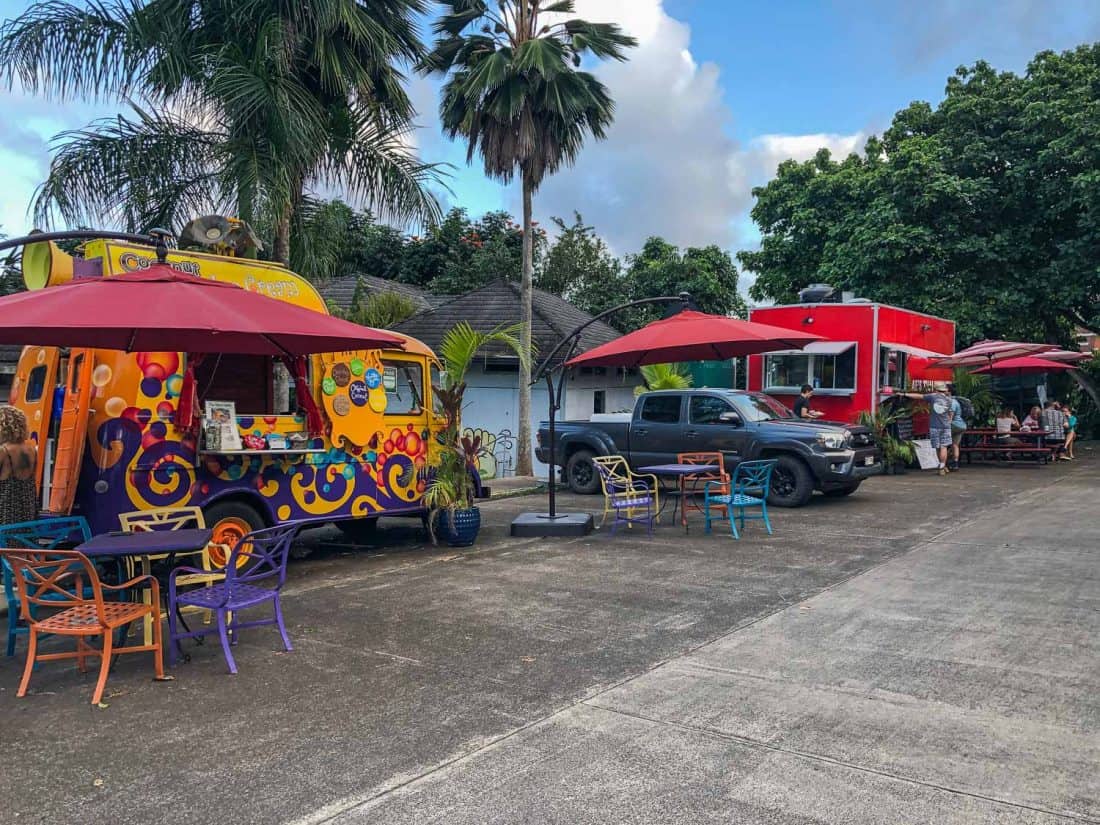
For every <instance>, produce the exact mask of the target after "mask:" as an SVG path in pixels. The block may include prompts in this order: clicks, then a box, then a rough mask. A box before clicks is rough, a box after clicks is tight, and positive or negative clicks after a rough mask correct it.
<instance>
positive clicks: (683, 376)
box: [634, 364, 692, 395]
mask: <svg viewBox="0 0 1100 825" xmlns="http://www.w3.org/2000/svg"><path fill="white" fill-rule="evenodd" d="M641 373H642V381H643V382H645V386H644V387H635V388H634V394H635V395H641V394H642V393H643V392H652V391H653V390H686V389H687V388H688V387H690V386H691V384H692V378H691V373H689V372H688V370H687V367H686V366H684V365H683V364H648V365H646V366H643V367H642V368H641Z"/></svg>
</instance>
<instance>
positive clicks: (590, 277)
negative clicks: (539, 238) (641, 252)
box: [535, 212, 622, 308]
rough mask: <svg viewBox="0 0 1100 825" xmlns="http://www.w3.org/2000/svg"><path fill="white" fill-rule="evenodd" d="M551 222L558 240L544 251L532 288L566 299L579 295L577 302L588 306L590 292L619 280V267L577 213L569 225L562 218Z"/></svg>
mask: <svg viewBox="0 0 1100 825" xmlns="http://www.w3.org/2000/svg"><path fill="white" fill-rule="evenodd" d="M551 221H553V223H554V225H555V226H556V227H557V238H556V239H555V240H554V242H553V243H552V244H551V245H550V246H549V248H548V249H547V252H546V258H545V261H544V263H543V266H542V267H541V269H540V270H539V271H538V273H537V274H536V277H535V286H537V287H538V288H539V289H543V290H546V291H547V292H552V293H554V294H555V295H561V296H562V297H563V298H566V299H568V300H575V299H577V298H578V296H581V297H580V302H581V303H588V302H589V301H590V300H591V297H590V295H589V293H591V292H595V291H598V290H599V289H601V288H603V285H604V284H606V282H608V281H611V280H613V279H616V278H619V277H621V275H622V265H621V264H620V263H619V261H618V259H617V258H615V257H614V256H613V255H612V254H611V252H610V250H609V249H608V248H607V244H606V243H604V241H603V239H602V238H601V237H599V235H597V234H596V230H595V229H594V228H593V227H591V226H588V225H587V224H585V222H584V218H583V217H582V216H581V214H580V213H579V212H574V213H573V223H572V224H566V223H565V221H564V220H562V219H561V218H551ZM578 305H580V304H578ZM582 308H583V307H582Z"/></svg>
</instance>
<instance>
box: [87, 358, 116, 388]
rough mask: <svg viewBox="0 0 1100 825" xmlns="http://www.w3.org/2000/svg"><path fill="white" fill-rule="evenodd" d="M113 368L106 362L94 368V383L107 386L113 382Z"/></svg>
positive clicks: (98, 385)
mask: <svg viewBox="0 0 1100 825" xmlns="http://www.w3.org/2000/svg"><path fill="white" fill-rule="evenodd" d="M112 374H113V373H112V372H111V368H110V367H109V366H107V365H106V364H100V365H99V366H98V367H96V368H95V369H94V370H92V384H94V385H95V386H97V387H106V386H107V384H109V383H110V382H111V375H112Z"/></svg>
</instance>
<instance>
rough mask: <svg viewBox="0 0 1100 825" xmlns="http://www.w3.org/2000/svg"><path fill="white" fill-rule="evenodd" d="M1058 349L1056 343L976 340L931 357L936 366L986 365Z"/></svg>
mask: <svg viewBox="0 0 1100 825" xmlns="http://www.w3.org/2000/svg"><path fill="white" fill-rule="evenodd" d="M1056 349H1058V345H1057V344H1033V343H1027V342H1021V341H992V340H986V341H978V343H976V344H971V345H970V346H969V347H967V348H966V349H964V350H960V351H959V352H956V353H955V354H954V355H945V356H943V357H942V358H934V359H932V365H933V366H937V367H988V366H991V365H993V364H995V363H997V362H998V361H1004V360H1007V359H1009V358H1020V357H1022V356H1025V355H1036V354H1038V353H1042V352H1047V351H1049V350H1056Z"/></svg>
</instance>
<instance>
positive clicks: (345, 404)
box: [332, 395, 351, 415]
mask: <svg viewBox="0 0 1100 825" xmlns="http://www.w3.org/2000/svg"><path fill="white" fill-rule="evenodd" d="M332 411H333V412H334V413H336V414H337V415H347V414H348V413H349V412H351V402H350V401H348V397H347V396H346V395H338V396H336V398H334V399H332Z"/></svg>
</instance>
